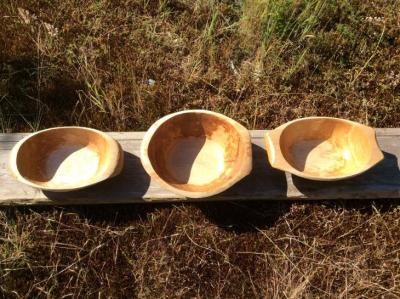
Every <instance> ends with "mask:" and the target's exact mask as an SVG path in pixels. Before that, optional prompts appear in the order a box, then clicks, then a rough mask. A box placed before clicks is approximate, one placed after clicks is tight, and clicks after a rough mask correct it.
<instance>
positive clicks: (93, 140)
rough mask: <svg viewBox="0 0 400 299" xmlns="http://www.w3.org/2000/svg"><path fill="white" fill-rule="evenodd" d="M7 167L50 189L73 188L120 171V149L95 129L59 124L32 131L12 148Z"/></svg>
mask: <svg viewBox="0 0 400 299" xmlns="http://www.w3.org/2000/svg"><path fill="white" fill-rule="evenodd" d="M9 167H10V170H11V172H12V174H13V175H14V176H15V177H16V178H17V179H18V180H19V181H21V182H23V183H25V184H28V185H30V186H32V187H36V188H40V189H43V190H49V191H72V190H77V189H80V188H84V187H87V186H90V185H93V184H97V183H99V182H101V181H104V180H106V179H108V178H110V177H113V176H115V175H117V174H119V173H120V172H121V170H122V167H123V151H122V149H121V146H120V145H119V144H118V143H117V141H115V140H114V139H113V138H111V137H110V136H108V135H107V134H105V133H103V132H100V131H98V130H94V129H90V128H82V127H59V128H52V129H47V130H43V131H39V132H36V133H34V134H31V135H29V136H27V137H25V138H24V139H22V140H21V141H19V142H18V143H17V144H16V145H15V146H14V148H13V149H12V151H11V156H10V165H9Z"/></svg>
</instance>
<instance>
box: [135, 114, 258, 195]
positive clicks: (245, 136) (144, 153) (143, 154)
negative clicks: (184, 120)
mask: <svg viewBox="0 0 400 299" xmlns="http://www.w3.org/2000/svg"><path fill="white" fill-rule="evenodd" d="M190 113H194V114H208V115H211V116H214V117H217V118H219V119H221V120H223V121H225V122H228V123H229V124H231V125H232V126H233V127H234V128H235V130H236V131H237V132H238V133H239V135H240V137H241V140H242V142H243V143H244V144H245V151H246V154H245V156H246V157H248V158H247V159H246V161H243V160H242V162H243V163H242V165H241V169H240V170H239V171H238V172H237V173H235V174H234V175H233V176H232V178H231V179H229V180H227V181H226V182H224V183H223V184H222V185H221V186H219V187H218V188H215V190H211V191H185V190H182V189H178V188H175V187H174V186H172V185H171V184H169V183H168V182H166V181H165V180H164V179H162V178H161V177H160V176H159V175H158V173H157V172H156V171H155V169H154V168H153V165H152V164H151V161H150V158H149V155H148V148H149V144H150V141H151V140H152V137H153V136H154V133H155V132H156V131H157V130H158V129H159V128H160V127H161V125H163V124H164V123H166V122H167V121H169V120H171V119H173V118H175V117H176V116H179V115H182V114H190ZM140 160H141V162H142V165H143V168H144V169H145V170H146V172H147V174H148V175H149V176H150V177H151V178H154V180H155V181H156V182H157V183H158V184H159V185H161V186H162V187H164V188H165V189H167V190H169V191H172V192H174V193H175V194H178V195H181V196H184V197H187V198H203V197H210V196H213V195H216V194H218V193H221V192H223V191H225V190H227V189H228V188H230V187H231V186H233V185H234V184H235V183H237V182H238V181H240V180H241V179H242V178H244V177H245V176H247V175H249V174H250V172H251V170H252V166H253V158H252V148H251V137H250V132H249V131H248V130H247V129H246V128H245V127H244V126H243V125H241V124H240V123H238V122H237V121H235V120H233V119H232V118H230V117H228V116H226V115H223V114H221V113H217V112H214V111H209V110H202V109H192V110H184V111H178V112H175V113H171V114H168V115H165V116H164V117H162V118H160V119H158V120H157V121H156V122H154V123H153V124H152V125H151V127H150V128H149V129H148V130H147V132H146V133H145V136H144V137H143V140H142V143H141V145H140Z"/></svg>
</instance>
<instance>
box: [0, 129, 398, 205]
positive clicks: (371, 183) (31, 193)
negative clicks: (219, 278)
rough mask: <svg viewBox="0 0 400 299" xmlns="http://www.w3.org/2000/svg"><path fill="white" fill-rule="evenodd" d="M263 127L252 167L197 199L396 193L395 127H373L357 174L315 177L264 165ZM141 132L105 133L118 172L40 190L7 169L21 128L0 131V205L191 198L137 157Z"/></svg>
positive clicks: (383, 195)
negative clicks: (114, 146) (371, 158)
mask: <svg viewBox="0 0 400 299" xmlns="http://www.w3.org/2000/svg"><path fill="white" fill-rule="evenodd" d="M265 133H266V131H263V130H257V131H250V134H251V138H252V149H253V170H252V172H251V173H250V175H248V176H247V177H245V178H244V179H242V180H241V181H240V182H238V183H237V184H235V185H234V186H232V187H231V188H229V189H228V190H226V191H225V192H222V193H220V194H218V195H216V196H213V197H209V198H202V199H197V201H222V200H244V201H249V200H323V199H359V200H362V199H378V198H381V199H382V200H384V199H387V198H400V170H399V166H400V163H399V161H400V160H399V159H400V146H399V145H400V129H396V128H385V129H376V134H377V139H378V143H379V145H380V147H381V149H382V151H383V153H384V156H385V158H384V160H383V161H381V162H379V163H378V164H377V165H376V166H375V167H373V168H372V169H370V170H368V171H367V172H365V173H363V174H361V175H360V176H357V177H354V178H351V179H347V180H342V181H337V182H318V181H311V180H306V179H303V178H300V177H296V176H294V175H292V174H290V173H286V174H285V173H284V172H282V171H279V170H277V169H274V168H272V167H271V166H270V165H269V162H268V159H267V155H266V153H265V142H264V136H265ZM144 134H145V133H144V132H126V133H125V132H124V133H121V132H119V133H108V135H110V136H111V137H113V138H114V139H116V140H117V141H118V142H119V143H120V144H121V146H122V148H123V150H124V151H125V164H124V165H125V166H124V169H123V170H122V172H121V174H120V175H118V176H116V177H114V178H112V179H110V180H107V181H105V182H102V183H100V184H97V185H96V186H92V187H88V188H85V189H81V190H79V191H73V192H68V193H55V192H48V191H44V192H43V191H41V190H39V189H36V188H32V187H30V186H28V185H25V184H22V183H20V182H19V181H17V180H16V179H15V178H13V177H11V176H10V174H9V172H8V171H7V164H8V157H9V154H10V151H11V149H12V147H13V146H14V145H15V143H16V142H18V141H19V140H20V139H22V138H23V137H25V136H27V135H29V134H26V133H16V134H0V205H35V204H36V205H37V204H39V205H71V204H118V203H146V202H176V201H195V199H186V198H184V197H183V196H180V195H176V194H174V193H172V192H170V191H168V190H166V189H164V188H162V187H160V185H159V184H158V183H157V182H155V181H154V180H151V179H150V178H149V176H148V175H147V173H146V172H145V170H144V169H143V167H142V165H141V162H140V144H141V141H142V138H143V136H144Z"/></svg>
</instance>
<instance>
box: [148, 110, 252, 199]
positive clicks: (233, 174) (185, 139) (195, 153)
mask: <svg viewBox="0 0 400 299" xmlns="http://www.w3.org/2000/svg"><path fill="white" fill-rule="evenodd" d="M141 161H142V164H143V167H144V168H145V170H146V171H147V173H148V174H149V175H150V176H151V177H152V178H154V179H155V180H156V181H157V182H158V183H159V184H160V185H161V186H163V187H165V188H166V189H168V190H170V191H172V192H174V193H176V194H180V195H183V196H185V197H190V198H200V197H208V196H212V195H214V194H217V193H220V192H222V191H224V190H226V189H228V188H229V187H230V186H232V185H233V184H234V183H236V182H237V181H239V180H240V179H242V178H243V177H245V176H246V175H248V174H249V173H250V171H251V168H252V152H251V141H250V134H249V132H248V131H247V130H246V128H244V127H243V126H242V125H240V124H239V123H237V122H236V121H234V120H232V119H230V118H229V117H226V116H224V115H222V114H219V113H215V112H211V111H206V110H188V111H184V112H177V113H173V114H170V115H167V116H165V117H163V118H161V119H160V120H158V121H157V122H155V123H154V124H153V125H152V126H151V127H150V129H149V130H148V131H147V133H146V135H145V137H144V139H143V141H142V145H141Z"/></svg>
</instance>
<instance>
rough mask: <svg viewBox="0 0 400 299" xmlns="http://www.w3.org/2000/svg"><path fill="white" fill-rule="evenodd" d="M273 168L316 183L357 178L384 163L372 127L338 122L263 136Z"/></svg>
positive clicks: (314, 120)
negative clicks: (381, 162)
mask: <svg viewBox="0 0 400 299" xmlns="http://www.w3.org/2000/svg"><path fill="white" fill-rule="evenodd" d="M265 142H266V148H267V152H268V159H269V162H270V163H271V165H272V167H275V168H278V169H281V170H284V171H287V172H290V173H292V174H294V175H297V176H300V177H303V178H306V179H311V180H318V181H333V180H340V179H345V178H349V177H353V176H356V175H359V174H361V173H363V172H365V171H366V170H368V169H370V168H371V167H372V166H374V165H375V164H377V163H378V162H379V161H381V160H382V159H383V154H382V151H381V150H380V148H379V146H378V143H377V141H376V136H375V130H374V129H373V128H371V127H368V126H365V125H362V124H359V123H356V122H353V121H349V120H344V119H339V118H331V117H309V118H303V119H297V120H294V121H291V122H288V123H286V124H284V125H282V126H280V127H278V128H277V129H275V130H272V131H268V132H267V134H266V136H265Z"/></svg>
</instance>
